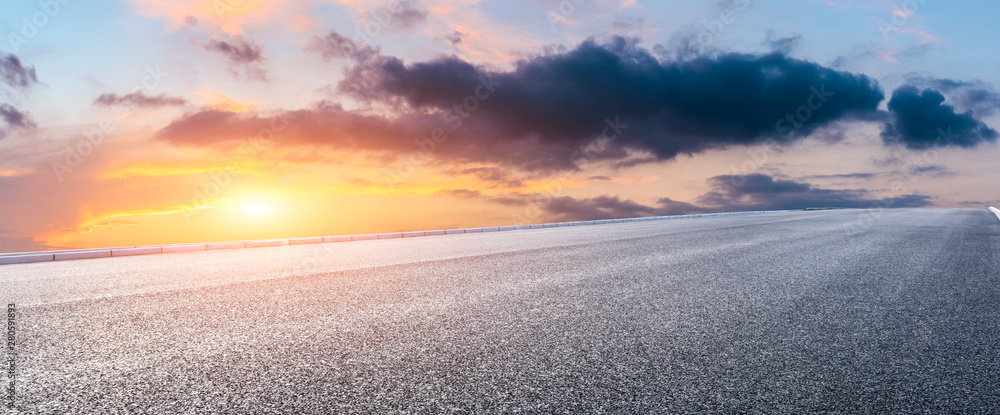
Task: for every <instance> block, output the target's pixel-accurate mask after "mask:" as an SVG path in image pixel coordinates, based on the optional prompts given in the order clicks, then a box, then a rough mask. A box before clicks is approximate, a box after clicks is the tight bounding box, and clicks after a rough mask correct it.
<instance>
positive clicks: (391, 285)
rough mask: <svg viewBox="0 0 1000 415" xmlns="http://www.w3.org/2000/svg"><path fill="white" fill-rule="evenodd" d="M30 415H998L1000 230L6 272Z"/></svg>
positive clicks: (909, 213)
mask: <svg viewBox="0 0 1000 415" xmlns="http://www.w3.org/2000/svg"><path fill="white" fill-rule="evenodd" d="M0 297H2V298H0V300H8V301H7V302H15V303H17V307H18V308H17V310H18V317H17V320H16V323H17V340H18V344H17V352H18V360H17V363H18V378H17V382H18V383H17V388H18V390H17V392H18V395H17V396H18V398H17V399H18V407H19V408H20V409H21V413H95V414H98V413H150V414H154V413H155V414H161V413H163V414H167V413H192V414H201V413H255V414H256V413H296V414H300V413H301V414H326V413H500V412H502V413H509V412H522V413H808V412H827V413H830V412H832V413H837V412H841V413H1000V220H998V219H997V217H996V216H994V215H993V214H991V213H990V212H988V211H986V210H932V209H925V210H888V211H818V212H796V213H781V214H763V215H750V216H732V217H715V218H699V219H685V220H674V221H654V222H640V223H625V224H607V225H598V226H585V227H573V228H551V229H538V230H526V231H511V232H499V233H490V234H468V235H452V236H445V237H426V238H414V239H407V240H384V241H365V242H352V243H343V244H324V245H322V246H318V245H314V246H291V247H277V248H255V249H244V250H233V251H217V252H195V253H180V254H165V255H155V256H149V257H123V258H106V259H94V260H83V261H67V262H54V263H39V264H21V265H5V266H0Z"/></svg>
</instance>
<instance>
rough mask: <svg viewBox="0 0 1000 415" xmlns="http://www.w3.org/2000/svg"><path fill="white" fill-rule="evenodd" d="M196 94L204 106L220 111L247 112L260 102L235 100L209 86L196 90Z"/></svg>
mask: <svg viewBox="0 0 1000 415" xmlns="http://www.w3.org/2000/svg"><path fill="white" fill-rule="evenodd" d="M198 96H199V97H200V98H201V102H202V104H204V105H205V106H206V107H209V108H211V109H216V110H220V111H227V112H247V111H250V110H252V109H255V108H257V107H259V106H260V104H258V103H256V102H253V101H247V102H240V101H237V100H235V99H233V98H230V97H229V96H228V95H226V94H223V93H222V92H219V91H216V90H214V89H212V88H209V87H205V88H202V89H201V90H200V91H198Z"/></svg>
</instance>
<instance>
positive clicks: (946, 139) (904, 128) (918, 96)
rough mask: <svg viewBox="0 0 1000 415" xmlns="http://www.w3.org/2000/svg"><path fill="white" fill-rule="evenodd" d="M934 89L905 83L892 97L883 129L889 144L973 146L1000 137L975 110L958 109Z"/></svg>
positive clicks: (914, 147)
mask: <svg viewBox="0 0 1000 415" xmlns="http://www.w3.org/2000/svg"><path fill="white" fill-rule="evenodd" d="M944 101H945V98H944V95H942V94H941V93H940V92H938V91H936V90H933V89H924V90H923V91H920V90H919V89H917V88H916V87H914V86H910V85H907V86H902V87H900V88H898V89H896V90H895V91H893V93H892V98H891V99H890V100H889V105H888V107H889V113H890V114H891V118H892V119H891V120H890V121H889V122H888V123H886V124H885V126H884V127H883V129H882V140H883V141H884V142H885V143H886V144H900V145H904V146H906V147H907V148H909V149H913V150H920V149H927V148H931V147H935V146H940V145H957V146H960V147H966V148H971V147H975V146H977V145H979V144H980V143H984V142H994V141H996V139H997V132H996V130H994V129H992V128H990V127H989V126H987V125H986V124H984V123H983V122H982V121H980V120H978V119H976V118H975V116H974V115H973V113H972V111H971V110H970V111H966V112H962V113H958V112H956V111H955V108H954V107H953V106H951V105H946V104H944Z"/></svg>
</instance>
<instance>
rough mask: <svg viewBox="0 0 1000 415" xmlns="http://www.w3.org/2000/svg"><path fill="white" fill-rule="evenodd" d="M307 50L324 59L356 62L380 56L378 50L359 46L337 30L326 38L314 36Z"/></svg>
mask: <svg viewBox="0 0 1000 415" xmlns="http://www.w3.org/2000/svg"><path fill="white" fill-rule="evenodd" d="M306 49H307V50H310V51H313V52H317V53H319V54H320V56H321V57H323V59H351V60H354V61H356V62H366V61H368V60H370V59H371V58H373V57H375V56H378V54H379V50H378V48H375V47H372V46H371V45H368V44H358V42H355V41H353V40H351V39H348V38H346V37H344V36H342V35H341V34H340V33H337V31H335V30H331V31H330V32H329V33H327V34H326V35H325V36H313V38H312V40H311V41H310V42H309V46H307V48H306Z"/></svg>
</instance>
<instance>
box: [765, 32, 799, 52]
mask: <svg viewBox="0 0 1000 415" xmlns="http://www.w3.org/2000/svg"><path fill="white" fill-rule="evenodd" d="M800 43H802V35H801V34H799V33H796V34H793V35H789V36H784V37H778V36H777V35H776V34H775V33H774V32H773V31H768V32H767V38H766V39H765V40H764V42H763V44H764V46H766V47H768V48H769V49H770V50H772V51H774V52H779V53H783V54H786V55H787V54H789V53H792V51H794V50H795V49H796V48H798V47H799V44H800Z"/></svg>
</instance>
